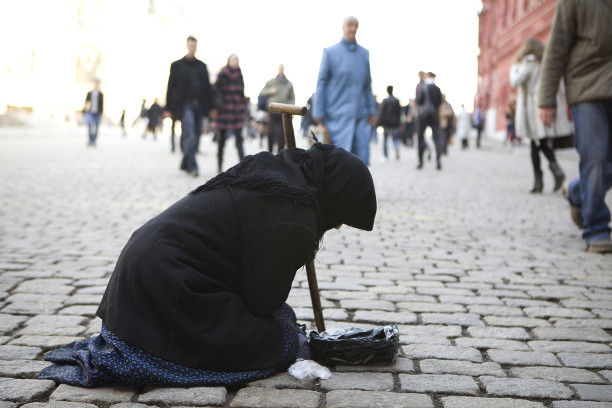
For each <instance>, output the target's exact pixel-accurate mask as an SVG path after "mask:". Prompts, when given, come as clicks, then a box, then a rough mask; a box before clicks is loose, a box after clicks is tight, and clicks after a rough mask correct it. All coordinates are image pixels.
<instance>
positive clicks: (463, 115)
mask: <svg viewBox="0 0 612 408" xmlns="http://www.w3.org/2000/svg"><path fill="white" fill-rule="evenodd" d="M472 128H473V126H472V115H470V112H468V111H466V110H465V106H464V105H463V104H462V105H461V110H460V111H459V114H458V115H457V137H458V138H459V140H461V149H463V150H466V149H467V148H468V147H469V138H470V132H471V131H472Z"/></svg>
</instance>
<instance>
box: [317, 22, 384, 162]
mask: <svg viewBox="0 0 612 408" xmlns="http://www.w3.org/2000/svg"><path fill="white" fill-rule="evenodd" d="M358 27H359V21H357V19H356V18H355V17H347V18H346V19H344V24H343V25H342V31H343V33H344V36H343V38H342V40H340V42H339V43H338V44H335V45H332V46H331V47H328V48H325V49H324V50H323V58H322V59H321V67H320V68H319V77H318V79H317V90H316V92H315V98H314V106H313V114H312V116H313V118H314V121H315V123H316V124H317V125H320V126H325V127H326V128H327V131H328V132H329V134H330V137H331V142H332V144H334V145H336V146H339V147H342V148H344V149H345V150H347V151H349V152H351V153H354V154H355V155H357V156H358V157H359V158H361V160H363V162H364V163H365V164H368V165H369V163H370V145H369V142H370V126H373V125H375V124H376V105H375V103H374V97H373V96H372V77H371V75H370V53H369V52H368V50H366V49H365V48H363V47H362V46H360V45H358V44H357V41H356V39H355V36H356V34H357V28H358Z"/></svg>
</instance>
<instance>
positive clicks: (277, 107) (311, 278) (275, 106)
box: [268, 102, 325, 333]
mask: <svg viewBox="0 0 612 408" xmlns="http://www.w3.org/2000/svg"><path fill="white" fill-rule="evenodd" d="M268 111H269V112H270V113H279V114H282V118H283V130H284V131H285V142H286V144H287V147H288V148H294V147H296V145H295V133H294V132H293V122H292V116H291V115H300V116H304V115H305V114H306V112H307V111H308V109H307V108H306V107H305V106H296V105H287V104H284V103H276V102H273V103H271V104H270V105H269V106H268ZM306 276H307V277H308V289H309V290H310V300H311V301H312V311H313V313H314V319H315V323H316V325H317V330H318V331H319V333H321V332H324V331H325V321H324V320H323V308H322V307H321V297H320V295H319V284H318V283H317V272H316V271H315V267H314V260H310V261H308V262H306Z"/></svg>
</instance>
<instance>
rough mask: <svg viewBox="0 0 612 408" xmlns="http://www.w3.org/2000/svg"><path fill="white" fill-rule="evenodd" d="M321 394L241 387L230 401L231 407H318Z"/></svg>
mask: <svg viewBox="0 0 612 408" xmlns="http://www.w3.org/2000/svg"><path fill="white" fill-rule="evenodd" d="M320 400H321V394H320V393H318V392H316V391H309V390H277V389H276V388H260V387H249V388H243V389H241V390H240V391H238V393H237V394H236V396H235V397H234V399H233V400H232V402H231V403H230V407H232V408H253V407H258V408H268V407H269V408H274V407H286V408H318V407H319V404H320Z"/></svg>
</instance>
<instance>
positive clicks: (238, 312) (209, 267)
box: [39, 143, 376, 387]
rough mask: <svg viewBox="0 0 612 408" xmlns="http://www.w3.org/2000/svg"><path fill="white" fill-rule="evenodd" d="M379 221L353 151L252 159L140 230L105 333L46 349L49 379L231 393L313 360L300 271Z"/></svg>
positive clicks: (109, 298)
mask: <svg viewBox="0 0 612 408" xmlns="http://www.w3.org/2000/svg"><path fill="white" fill-rule="evenodd" d="M375 214H376V193H375V190H374V182H373V180H372V176H371V175H370V172H369V170H368V168H367V166H366V165H365V164H364V163H363V162H362V161H361V160H360V159H359V158H357V157H355V156H354V155H352V154H350V153H348V152H346V151H345V150H344V149H340V148H337V147H334V146H332V145H324V144H322V143H316V144H315V145H314V146H313V147H312V148H310V149H309V150H302V149H295V148H293V149H283V150H282V151H281V152H280V153H279V154H278V155H273V154H271V153H269V152H260V153H258V154H256V155H252V156H248V157H247V158H245V159H244V160H243V161H242V162H241V163H240V164H239V165H237V166H234V167H233V168H231V169H230V170H228V171H227V172H224V173H221V174H219V175H218V176H217V177H215V178H213V179H211V180H209V181H208V182H207V183H206V184H204V185H203V186H201V187H199V188H197V189H195V190H194V191H192V192H191V193H190V194H189V195H187V196H186V197H185V198H183V199H181V200H180V201H178V202H177V203H175V204H174V205H172V206H171V207H169V208H168V209H166V210H165V211H163V212H162V213H161V214H159V215H157V216H156V217H155V218H153V219H151V220H150V221H148V222H147V223H145V224H144V225H143V226H142V227H140V228H139V229H138V230H136V231H135V232H134V234H133V235H132V237H131V238H130V239H129V241H128V243H127V244H126V246H125V248H124V249H123V251H122V252H121V255H120V256H119V259H118V261H117V264H116V266H115V270H114V271H113V274H112V276H111V278H110V281H109V283H108V286H107V288H106V291H105V293H104V296H103V298H102V301H101V303H100V305H99V307H98V310H97V315H98V316H99V317H100V318H101V319H102V330H101V334H100V335H98V336H95V337H92V338H89V339H86V340H83V341H77V342H76V343H72V344H70V345H68V346H65V347H63V348H60V349H56V350H52V351H50V352H49V353H47V354H46V356H45V359H46V360H48V361H52V362H54V363H56V364H54V365H51V366H49V367H47V368H45V369H43V370H42V372H41V373H40V375H39V378H41V379H53V380H55V381H57V382H61V383H67V384H71V385H77V386H83V387H94V386H99V385H104V384H108V383H123V384H128V385H131V386H153V385H161V386H172V387H190V386H212V385H222V386H228V387H230V386H236V385H238V384H243V383H248V382H251V381H254V380H258V379H262V378H265V377H268V376H270V375H272V374H274V373H275V372H277V371H280V370H284V369H286V368H287V367H288V366H289V365H291V364H292V363H293V362H294V361H295V360H296V358H297V357H299V358H306V359H308V358H309V355H310V353H309V349H308V346H307V339H306V336H305V334H304V333H303V331H302V329H300V328H299V326H298V325H297V322H296V316H295V313H294V312H293V310H292V309H291V307H290V306H289V305H287V304H286V303H285V301H286V300H287V297H288V295H289V292H290V290H291V287H292V282H293V279H294V276H295V274H296V271H297V269H299V268H300V267H302V265H304V263H305V262H307V261H308V260H310V259H313V258H314V256H315V254H316V252H317V250H318V247H319V244H320V241H321V239H322V238H323V236H324V234H325V233H326V232H327V231H328V230H330V229H333V228H339V227H340V225H342V224H347V225H349V226H351V227H354V228H358V229H362V230H367V231H371V230H372V227H373V225H374V217H375ZM300 345H301V346H302V347H300Z"/></svg>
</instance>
